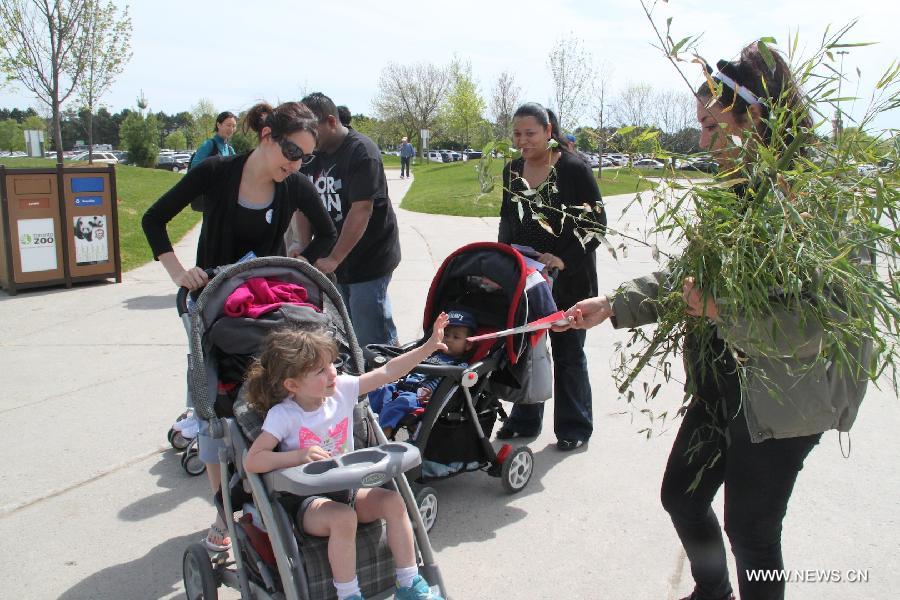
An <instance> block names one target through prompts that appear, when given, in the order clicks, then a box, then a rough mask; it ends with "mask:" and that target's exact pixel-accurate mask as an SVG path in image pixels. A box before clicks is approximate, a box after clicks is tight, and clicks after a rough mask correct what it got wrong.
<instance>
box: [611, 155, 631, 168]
mask: <svg viewBox="0 0 900 600" xmlns="http://www.w3.org/2000/svg"><path fill="white" fill-rule="evenodd" d="M606 159H608V160H609V161H610V162H611V163H612V164H613V165H614V166H616V167H624V166H625V165H627V164H628V156H626V155H625V154H607V155H606Z"/></svg>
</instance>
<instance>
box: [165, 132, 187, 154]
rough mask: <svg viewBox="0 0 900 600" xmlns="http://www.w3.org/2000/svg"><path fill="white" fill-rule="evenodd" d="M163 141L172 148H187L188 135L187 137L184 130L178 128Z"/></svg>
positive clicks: (167, 146)
mask: <svg viewBox="0 0 900 600" xmlns="http://www.w3.org/2000/svg"><path fill="white" fill-rule="evenodd" d="M163 143H164V144H165V145H166V148H172V149H173V150H184V149H185V148H187V137H185V135H184V132H183V131H181V130H180V129H176V130H175V131H173V132H172V133H170V134H169V135H167V136H166V138H165V141H164V142H163Z"/></svg>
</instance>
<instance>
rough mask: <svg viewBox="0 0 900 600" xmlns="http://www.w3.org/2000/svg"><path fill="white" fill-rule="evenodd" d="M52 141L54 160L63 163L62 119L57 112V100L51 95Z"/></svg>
mask: <svg viewBox="0 0 900 600" xmlns="http://www.w3.org/2000/svg"><path fill="white" fill-rule="evenodd" d="M53 143H54V144H55V145H56V162H57V163H58V164H63V147H62V119H60V114H59V102H58V101H57V100H56V96H55V95H54V97H53Z"/></svg>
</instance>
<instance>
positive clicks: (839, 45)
mask: <svg viewBox="0 0 900 600" xmlns="http://www.w3.org/2000/svg"><path fill="white" fill-rule="evenodd" d="M877 43H878V42H843V43H835V44H831V45H829V46H828V47H829V48H861V47H863V46H874V45H875V44H877Z"/></svg>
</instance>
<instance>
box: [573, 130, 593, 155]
mask: <svg viewBox="0 0 900 600" xmlns="http://www.w3.org/2000/svg"><path fill="white" fill-rule="evenodd" d="M575 147H576V148H578V149H579V150H581V151H582V152H596V150H597V132H596V131H595V130H594V129H593V128H592V127H579V128H578V129H576V130H575Z"/></svg>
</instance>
